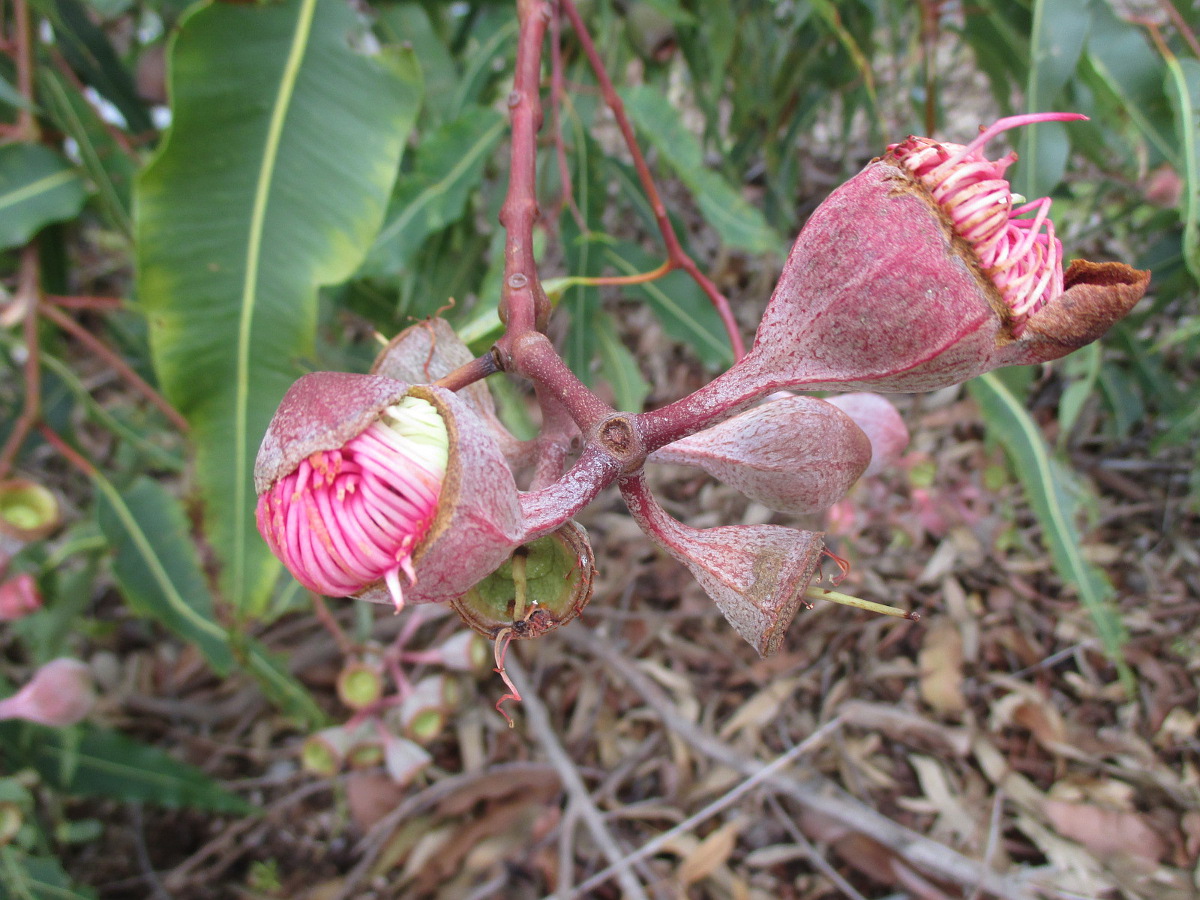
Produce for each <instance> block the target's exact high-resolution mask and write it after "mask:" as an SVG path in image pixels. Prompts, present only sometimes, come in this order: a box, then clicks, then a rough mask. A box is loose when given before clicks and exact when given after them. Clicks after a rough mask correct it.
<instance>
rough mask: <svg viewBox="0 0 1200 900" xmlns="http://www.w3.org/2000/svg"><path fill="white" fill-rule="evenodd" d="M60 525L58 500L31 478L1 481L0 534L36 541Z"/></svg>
mask: <svg viewBox="0 0 1200 900" xmlns="http://www.w3.org/2000/svg"><path fill="white" fill-rule="evenodd" d="M58 523H59V512H58V500H57V498H55V496H54V494H53V493H51V492H50V491H49V490H48V489H46V488H44V487H42V486H41V485H40V484H38V483H37V482H34V481H30V480H29V479H27V478H10V479H8V480H7V481H0V534H6V535H8V536H9V537H14V538H17V539H18V540H22V541H36V540H38V539H39V538H44V537H46V536H47V535H49V534H50V533H51V532H53V531H54V529H55V528H57V527H58Z"/></svg>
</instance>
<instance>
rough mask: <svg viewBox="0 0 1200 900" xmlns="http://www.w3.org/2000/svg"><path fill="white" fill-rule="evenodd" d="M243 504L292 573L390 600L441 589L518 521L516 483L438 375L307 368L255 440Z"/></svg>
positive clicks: (453, 584)
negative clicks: (251, 501)
mask: <svg viewBox="0 0 1200 900" xmlns="http://www.w3.org/2000/svg"><path fill="white" fill-rule="evenodd" d="M255 487H256V488H257V490H258V492H259V502H258V508H257V510H256V518H257V520H258V527H259V531H260V532H261V533H262V535H263V537H264V538H265V539H266V541H267V543H268V544H269V545H270V547H271V549H272V551H273V552H274V553H275V555H276V556H278V557H279V559H280V560H282V561H283V563H284V565H285V566H287V568H288V570H289V571H290V572H291V573H292V574H293V575H295V576H296V578H297V580H299V581H300V582H301V583H302V584H303V585H304V586H305V587H307V588H309V589H311V590H314V591H317V592H318V593H322V594H328V595H330V596H335V597H341V596H348V595H353V596H357V597H361V598H363V599H367V600H372V601H375V602H391V603H392V604H394V605H395V606H396V608H397V609H399V608H400V607H401V606H402V605H403V603H404V602H405V601H406V600H411V601H412V602H416V603H425V602H434V601H444V600H449V599H451V598H452V597H456V596H458V595H459V594H460V593H462V591H464V590H466V589H467V588H468V587H470V585H471V584H473V583H474V581H476V580H478V578H479V577H481V576H482V575H483V574H485V573H486V572H488V571H490V570H491V569H494V568H495V567H496V565H498V564H499V562H500V561H501V560H503V559H504V557H505V556H507V554H508V553H509V552H510V551H511V549H512V547H513V546H514V545H515V543H516V540H515V535H516V534H517V533H518V532H519V507H518V504H517V493H516V485H515V484H514V482H513V480H512V474H511V472H510V471H509V469H508V467H507V465H506V464H505V461H504V458H503V456H502V455H501V454H500V451H499V450H498V449H497V448H496V445H495V441H494V439H493V438H492V437H491V435H490V434H489V433H488V432H487V429H486V428H485V427H484V426H483V425H482V424H481V423H480V422H479V420H478V418H477V417H476V416H475V415H474V414H473V413H472V412H471V410H470V409H469V408H468V407H467V406H466V405H465V404H464V403H463V402H462V401H461V400H459V399H458V398H456V397H455V395H454V394H452V393H450V392H449V391H444V390H441V389H439V388H430V387H421V386H418V387H411V388H410V387H409V386H408V385H406V384H404V383H403V382H399V381H395V380H393V379H390V378H384V377H380V376H373V375H347V374H340V373H331V372H319V373H314V374H312V375H306V376H305V377H304V378H301V379H300V380H299V381H297V382H296V383H295V384H294V385H293V386H292V388H291V390H289V391H288V393H287V395H286V396H285V397H284V398H283V402H282V403H281V404H280V406H279V409H278V410H277V411H276V414H275V417H274V418H273V419H272V421H271V425H270V427H269V428H268V430H267V434H266V436H265V437H264V438H263V443H262V446H261V448H260V449H259V454H258V460H257V463H256V465H255Z"/></svg>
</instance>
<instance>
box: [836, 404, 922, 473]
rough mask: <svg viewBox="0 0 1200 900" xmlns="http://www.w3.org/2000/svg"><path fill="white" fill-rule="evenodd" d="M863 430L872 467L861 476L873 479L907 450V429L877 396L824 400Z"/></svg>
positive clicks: (902, 421)
mask: <svg viewBox="0 0 1200 900" xmlns="http://www.w3.org/2000/svg"><path fill="white" fill-rule="evenodd" d="M825 399H826V401H827V402H829V403H832V404H833V405H834V406H836V407H837V408H838V409H840V410H841V411H842V412H844V413H845V414H846V415H848V416H849V417H850V418H851V419H853V420H854V424H855V425H857V426H858V427H859V428H861V429H862V431H863V434H865V435H866V436H867V438H868V440H870V442H871V464H870V465H869V466H867V469H866V471H865V472H863V475H864V476H865V475H876V474H878V473H879V472H882V471H883V470H884V469H885V468H887V467H888V466H890V465H892V464H893V463H895V462H896V460H898V459H899V458H900V454H902V453H903V452H904V449H905V448H906V447H907V446H908V426H906V425H905V424H904V419H902V418H901V417H900V412H899V410H897V409H896V407H894V406H892V404H891V401H890V400H888V399H887V398H885V397H881V396H880V395H879V394H869V393H865V392H859V393H855V394H838V395H836V396H833V397H827V398H825Z"/></svg>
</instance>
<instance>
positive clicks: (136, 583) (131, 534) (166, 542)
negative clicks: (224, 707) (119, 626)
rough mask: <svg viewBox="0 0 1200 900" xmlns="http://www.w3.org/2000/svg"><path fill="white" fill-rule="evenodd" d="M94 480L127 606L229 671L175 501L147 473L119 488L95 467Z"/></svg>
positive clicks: (225, 646) (225, 643)
mask: <svg viewBox="0 0 1200 900" xmlns="http://www.w3.org/2000/svg"><path fill="white" fill-rule="evenodd" d="M93 480H94V482H95V484H96V487H97V488H98V489H99V497H98V498H97V516H98V518H99V523H100V528H101V530H102V531H103V532H104V536H105V537H106V538H107V539H108V542H109V544H110V545H111V546H112V548H113V550H114V552H115V553H114V556H113V574H114V575H115V576H116V579H117V584H118V585H119V586H120V588H121V593H122V594H123V595H124V596H125V599H126V600H127V601H128V603H129V605H130V607H132V608H133V610H134V611H135V612H137V613H138V614H140V615H143V616H149V617H151V618H153V619H155V620H157V621H158V622H160V623H162V624H163V625H164V626H165V627H166V628H167V629H169V630H170V631H172V632H174V633H175V634H176V635H178V636H179V637H181V638H182V639H183V640H185V641H189V642H191V643H193V644H195V645H196V647H197V648H198V649H199V650H200V652H201V653H203V654H204V658H205V659H207V660H208V662H209V665H211V666H212V667H213V669H215V670H216V671H217V673H218V674H221V675H225V674H228V672H229V670H230V668H231V667H232V666H233V656H232V654H231V653H230V650H229V639H228V636H227V634H226V632H225V629H224V628H222V627H221V626H220V625H218V624H217V622H216V621H215V618H214V609H213V599H212V595H211V594H210V593H209V591H208V587H207V585H206V584H205V581H204V573H203V571H202V570H201V568H200V560H199V559H198V558H197V556H196V549H195V546H194V545H193V542H192V537H191V533H190V531H189V529H188V523H187V519H186V517H185V516H184V514H183V509H182V508H181V507H180V505H179V501H178V500H176V499H175V498H174V497H172V496H171V495H170V494H168V493H167V491H166V489H165V488H163V487H162V486H161V485H159V484H158V483H156V482H154V481H151V480H150V479H148V478H139V479H138V480H137V481H135V482H134V483H133V486H132V487H130V488H129V489H127V490H122V491H117V490H116V488H115V487H113V485H112V483H111V482H109V481H108V480H107V479H106V478H104V477H103V476H102V475H100V474H99V473H97V474H96V475H95V476H94V478H93Z"/></svg>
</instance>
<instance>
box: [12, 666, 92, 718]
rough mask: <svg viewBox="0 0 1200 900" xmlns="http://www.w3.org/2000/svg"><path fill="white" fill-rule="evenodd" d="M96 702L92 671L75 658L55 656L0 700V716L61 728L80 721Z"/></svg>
mask: <svg viewBox="0 0 1200 900" xmlns="http://www.w3.org/2000/svg"><path fill="white" fill-rule="evenodd" d="M95 702H96V688H95V686H94V684H93V683H92V673H91V671H90V670H89V669H88V667H87V666H86V665H84V664H83V663H81V662H80V661H79V660H77V659H56V660H53V661H51V662H48V663H46V665H44V666H42V667H41V668H40V669H38V670H37V671H36V672H35V673H34V675H33V678H32V679H31V680H30V681H29V683H28V684H26V685H25V686H24V687H23V688H21V689H20V690H19V691H17V692H16V693H15V694H13V695H12V696H11V697H6V698H5V699H3V700H0V719H24V720H25V721H26V722H37V723H38V724H39V725H50V726H53V727H62V726H65V725H74V724H75V723H76V722H80V721H82V720H83V719H84V718H86V717H87V714H88V713H90V712H91V711H92V706H94V705H95Z"/></svg>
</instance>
